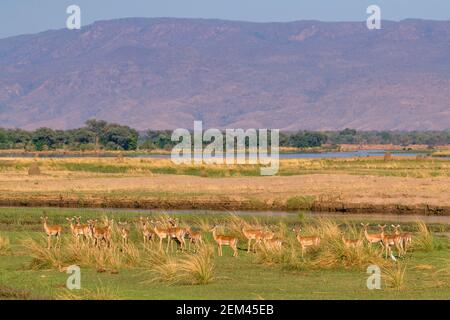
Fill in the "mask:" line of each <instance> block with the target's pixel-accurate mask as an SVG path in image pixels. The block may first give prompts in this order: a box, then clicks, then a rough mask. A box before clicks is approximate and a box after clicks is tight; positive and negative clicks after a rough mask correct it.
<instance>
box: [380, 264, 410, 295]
mask: <svg viewBox="0 0 450 320" xmlns="http://www.w3.org/2000/svg"><path fill="white" fill-rule="evenodd" d="M382 276H383V277H384V280H385V282H386V283H387V285H388V287H390V288H392V289H395V290H398V291H400V290H402V289H403V288H404V287H405V283H406V265H403V264H401V263H400V262H396V263H395V264H394V265H392V266H390V267H384V268H383V269H382Z"/></svg>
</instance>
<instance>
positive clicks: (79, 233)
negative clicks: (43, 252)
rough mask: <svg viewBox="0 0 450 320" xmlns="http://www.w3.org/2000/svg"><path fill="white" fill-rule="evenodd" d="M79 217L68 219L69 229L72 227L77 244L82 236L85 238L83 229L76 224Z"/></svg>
mask: <svg viewBox="0 0 450 320" xmlns="http://www.w3.org/2000/svg"><path fill="white" fill-rule="evenodd" d="M76 218H77V217H73V218H66V220H67V221H69V227H70V231H72V235H73V236H74V237H75V239H76V240H77V244H78V242H79V240H80V236H83V229H82V228H81V227H80V225H79V224H74V221H75V219H76Z"/></svg>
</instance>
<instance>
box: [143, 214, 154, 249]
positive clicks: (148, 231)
mask: <svg viewBox="0 0 450 320" xmlns="http://www.w3.org/2000/svg"><path fill="white" fill-rule="evenodd" d="M139 221H140V223H141V229H142V237H143V238H144V247H145V246H146V245H147V241H148V240H152V239H153V236H154V235H155V232H154V231H153V228H152V227H151V225H150V221H149V218H148V217H146V218H144V217H139ZM151 223H153V221H151Z"/></svg>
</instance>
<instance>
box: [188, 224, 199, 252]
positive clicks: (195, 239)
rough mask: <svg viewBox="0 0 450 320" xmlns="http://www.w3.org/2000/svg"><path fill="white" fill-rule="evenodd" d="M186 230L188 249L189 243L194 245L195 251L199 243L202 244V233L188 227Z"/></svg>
mask: <svg viewBox="0 0 450 320" xmlns="http://www.w3.org/2000/svg"><path fill="white" fill-rule="evenodd" d="M187 230H188V234H187V236H188V238H189V250H191V244H193V245H194V246H195V251H197V250H198V248H199V247H200V245H202V244H203V238H202V233H201V232H200V231H193V230H192V229H191V228H190V227H188V228H187Z"/></svg>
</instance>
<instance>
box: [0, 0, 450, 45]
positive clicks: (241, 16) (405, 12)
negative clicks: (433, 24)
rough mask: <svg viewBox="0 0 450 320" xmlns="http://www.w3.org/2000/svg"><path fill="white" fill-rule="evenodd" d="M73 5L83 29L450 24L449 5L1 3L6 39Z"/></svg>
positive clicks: (369, 0) (47, 25)
mask: <svg viewBox="0 0 450 320" xmlns="http://www.w3.org/2000/svg"><path fill="white" fill-rule="evenodd" d="M71 4H76V5H79V6H80V7H81V14H82V25H87V24H90V23H92V22H93V21H96V20H107V19H114V18H124V17H188V18H219V19H229V20H246V21H292V20H302V19H314V20H324V21H363V20H365V19H366V17H367V14H366V8H367V7H368V6H369V5H371V4H377V5H379V6H380V7H381V10H382V19H388V20H402V19H406V18H422V19H434V20H450V1H449V0H69V1H67V0H0V38H4V37H8V36H13V35H19V34H25V33H36V32H40V31H45V30H48V29H58V28H63V27H65V21H66V18H67V15H66V8H67V6H68V5H71Z"/></svg>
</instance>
